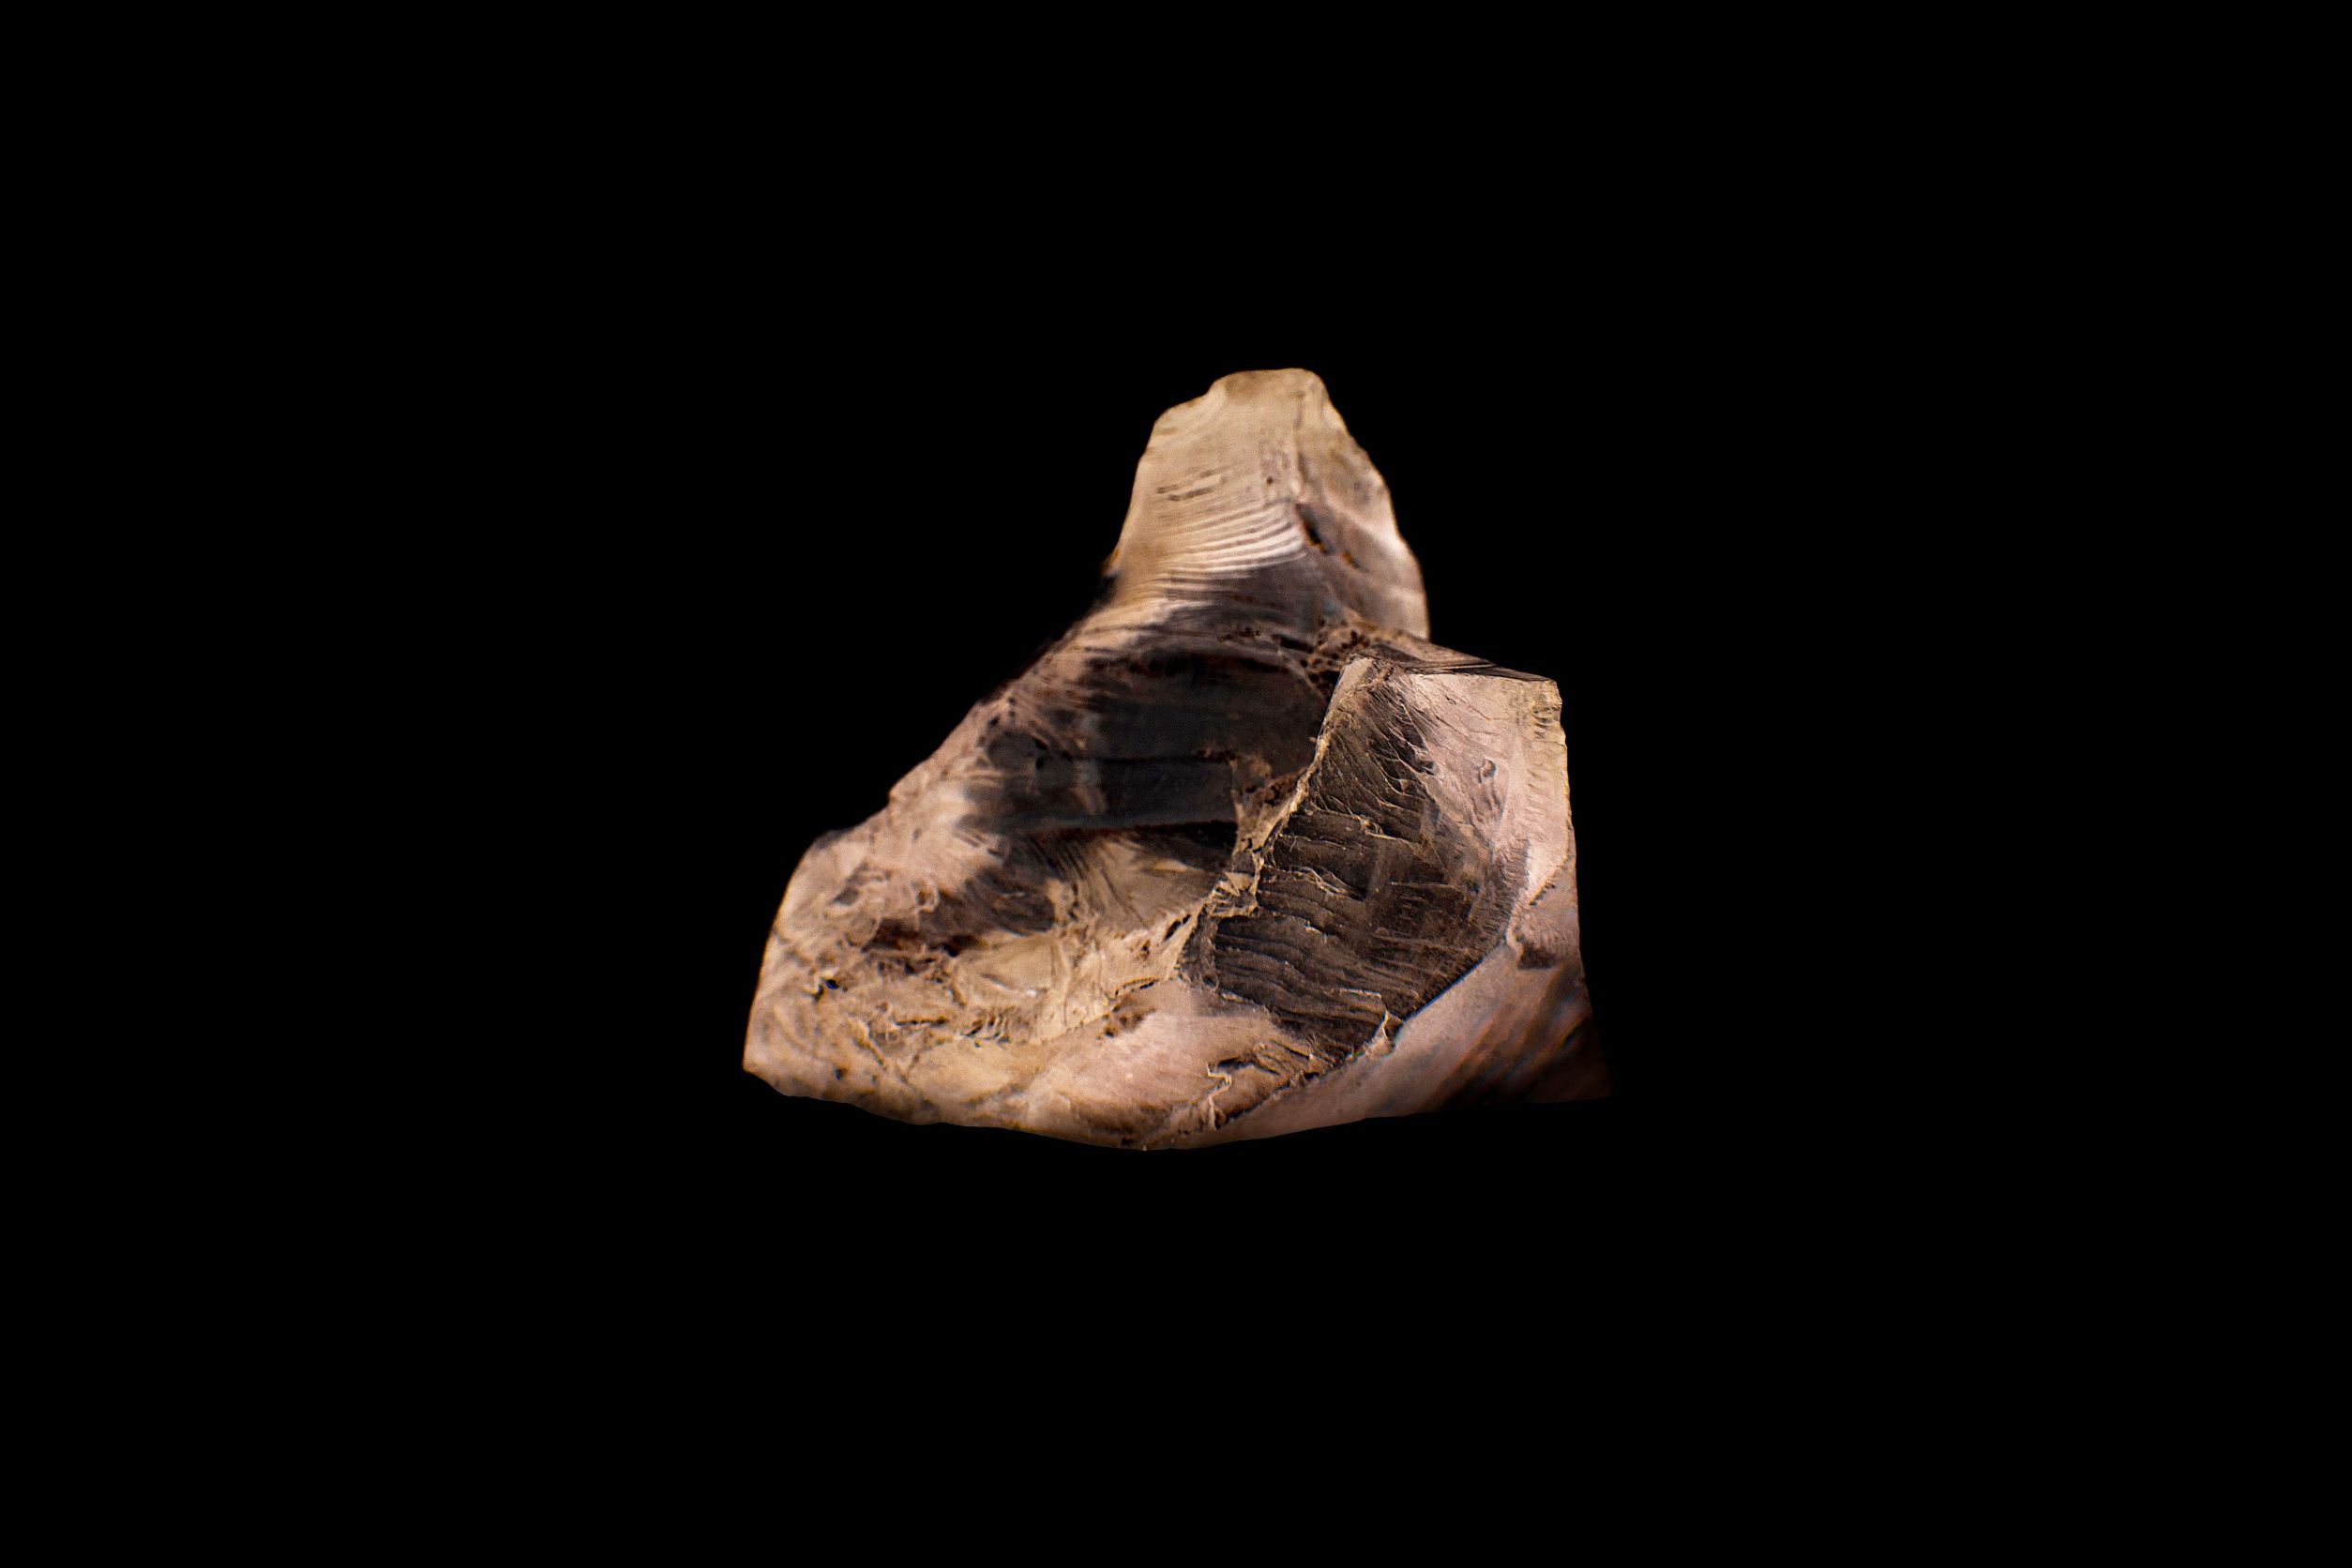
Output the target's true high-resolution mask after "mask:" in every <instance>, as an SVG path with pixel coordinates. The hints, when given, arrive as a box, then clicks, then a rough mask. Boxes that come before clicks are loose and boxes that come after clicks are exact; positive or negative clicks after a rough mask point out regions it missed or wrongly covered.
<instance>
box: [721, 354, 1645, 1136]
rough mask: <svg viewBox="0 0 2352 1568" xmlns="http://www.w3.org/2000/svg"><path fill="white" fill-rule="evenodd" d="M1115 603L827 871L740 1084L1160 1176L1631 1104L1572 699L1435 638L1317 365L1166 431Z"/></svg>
mask: <svg viewBox="0 0 2352 1568" xmlns="http://www.w3.org/2000/svg"><path fill="white" fill-rule="evenodd" d="M1104 570H1105V575H1106V578H1107V582H1106V591H1105V593H1104V594H1103V596H1102V597H1101V598H1100V600H1099V602H1098V603H1097V605H1096V607H1095V609H1094V610H1093V611H1091V612H1090V613H1088V614H1087V615H1086V616H1084V617H1083V618H1082V619H1080V620H1079V621H1078V624H1077V625H1076V626H1072V627H1071V628H1070V629H1069V630H1068V631H1067V632H1066V633H1064V634H1063V637H1062V638H1061V639H1060V641H1056V642H1055V643H1054V644H1053V645H1052V646H1050V647H1049V648H1048V649H1047V650H1046V651H1045V652H1044V653H1043V654H1042V655H1040V656H1038V658H1037V659H1036V661H1035V662H1034V663H1033V665H1032V666H1031V667H1030V668H1029V669H1028V671H1025V672H1024V673H1022V674H1021V675H1020V676H1019V677H1018V679H1016V680H1014V681H1013V682H1012V683H1011V684H1010V685H1008V686H1004V687H1003V689H1001V690H999V691H998V692H996V693H995V694H994V695H992V696H990V697H988V699H987V700H985V701H982V702H981V703H980V704H979V705H978V706H977V707H975V708H973V709H972V712H971V713H970V714H969V715H967V716H966V717H965V718H964V720H963V722H962V723H961V724H960V725H958V726H957V729H956V730H955V731H954V732H953V733H952V734H950V735H949V736H948V737H947V739H946V741H945V742H944V744H942V746H940V748H939V749H938V750H937V751H936V752H934V753H933V754H932V755H931V757H930V759H929V760H928V761H925V762H924V763H923V764H922V765H921V766H919V767H917V768H916V769H915V770H914V771H913V772H912V773H910V774H909V775H907V776H906V777H905V778H903V779H901V780H900V781H899V783H898V784H897V787H896V788H894V789H893V790H892V791H891V792H890V801H889V804H888V806H887V807H884V808H883V810H882V812H881V813H880V814H879V815H877V816H875V817H873V818H871V819H870V820H868V821H867V822H864V823H862V824H861V825H859V826H857V827H855V828H852V829H850V830H849V831H847V832H841V833H832V834H828V835H826V836H825V837H822V838H820V839H818V840H817V842H816V843H815V844H814V845H812V846H811V847H810V848H809V850H808V852H807V854H806V855H805V856H804V857H803V858H802V860H801V863H800V865H799V867H798V868H797V869H796V870H795V871H794V872H793V875H792V883H791V886H790V887H789V889H788V890H787V891H786V893H785V896H784V907H783V910H782V912H780V913H779V914H778V916H777V918H776V926H775V928H774V930H773V931H772V932H771V933H770V936H769V941H768V948H767V957H766V959H765V961H764V964H763V966H762V968H761V976H760V988H759V995H758V1000H757V1002H756V1003H755V1004H754V1006H753V1011H752V1017H751V1028H750V1033H749V1038H748V1041H747V1044H746V1051H745V1057H744V1062H745V1065H746V1067H747V1068H749V1069H750V1070H751V1071H752V1072H755V1073H758V1074H759V1075H760V1076H761V1077H762V1078H766V1079H767V1080H768V1081H769V1082H770V1083H772V1084H774V1085H775V1086H776V1088H777V1089H779V1090H782V1091H783V1092H784V1093H788V1094H807V1095H815V1096H819V1097H822V1098H824V1099H830V1100H841V1101H846V1102H849V1103H850V1104H852V1105H857V1106H862V1107H864V1108H866V1109H867V1110H870V1111H875V1112H878V1113H880V1114H882V1115H884V1116H890V1117H896V1118H898V1119H900V1120H903V1121H909V1122H955V1123H967V1124H972V1125H980V1126H996V1127H1014V1128H1021V1129H1025V1130H1027V1131H1031V1132H1039V1133H1047V1134H1050V1135H1052V1136H1054V1137H1057V1138H1075V1139H1080V1140H1083V1141H1086V1142H1090V1143H1104V1144H1116V1145H1123V1146H1128V1147H1137V1148H1162V1147H1169V1146H1178V1145H1192V1144H1202V1143H1212V1142H1217V1141H1221V1140H1224V1139H1228V1138H1257V1137H1264V1136H1267V1135H1270V1134H1276V1133H1287V1132H1294V1131H1297V1130H1300V1129H1302V1128H1306V1127H1317V1126H1324V1125H1329V1124H1332V1123H1342V1122H1351V1121H1355V1120H1358V1119H1361V1118H1364V1117H1369V1116H1400V1115H1406V1114H1410V1113H1412V1112H1415V1111H1422V1110H1434V1109H1439V1108H1444V1107H1449V1106H1454V1105H1459V1104H1469V1103H1474V1102H1478V1101H1482V1100H1492V1099H1538V1100H1564V1099H1579V1098H1586V1097H1590V1096H1593V1095H1598V1094H1603V1093H1606V1092H1607V1077H1606V1069H1605V1067H1604V1066H1603V1063H1602V1061H1601V1057H1600V1053H1599V1049H1598V1047H1597V1044H1596V1043H1595V1042H1594V1041H1593V1039H1592V1037H1591V1027H1590V1019H1591V1006H1590V1004H1589V1003H1588V1001H1587V998H1586V994H1585V986H1584V966H1583V962H1582V959H1581V957H1580V956H1579V953H1578V945H1577V918H1576V840H1575V837H1574V836H1573V834H1572V833H1571V831H1570V827H1569V820H1568V756H1567V746H1566V741H1565V739H1564V737H1563V735H1562V732H1561V730H1560V693H1559V691H1558V689H1557V688H1556V687H1555V686H1553V684H1552V683H1551V682H1550V681H1548V680H1545V679H1542V678H1540V677H1538V676H1533V675H1527V674H1521V673H1519V672H1518V671H1512V670H1503V669H1500V668H1498V667H1496V666H1494V665H1491V664H1487V663H1484V662H1482V661H1480V660H1478V659H1475V658H1471V657H1469V656H1465V655H1462V654H1456V653H1452V652H1449V651H1448V650H1446V649H1444V648H1440V647H1438V646H1436V645H1434V644H1432V643H1430V642H1429V641H1426V634H1427V632H1428V629H1429V620H1428V609H1427V606H1426V603H1425V600H1424V598H1423V596H1422V585H1421V569H1420V566H1419V565H1418V564H1417V563H1416V562H1415V561H1414V559H1413V556H1412V552H1411V551H1410V550H1408V549H1407V548H1406V547H1405V542H1404V540H1403V538H1402V537H1401V536H1400V535H1398V533H1397V531H1396V522H1395V518H1394V516H1393V515H1392V514H1391V511H1390V506H1389V498H1388V487H1387V486H1386V484H1384V483H1383V482H1382V480H1381V478H1380V475H1379V474H1378V473H1377V472H1376V471H1375V470H1374V469H1373V467H1372V464H1371V462H1370V460H1368V459H1366V458H1365V456H1364V452H1363V450H1362V449H1361V448H1360V447H1358V446H1357V445H1356V444H1355V442H1354V441H1353V440H1352V439H1351V438H1350V437H1349V434H1348V430H1347V427H1346V426H1345V425H1344V424H1342V423H1341V422H1340V418H1339V415H1338V414H1337V413H1336V412H1335V411H1334V409H1333V407H1332V405H1331V401H1330V400H1329V398H1328V397H1327V396H1326V395H1325V392H1324V388H1323V384H1322V383H1321V382H1320V381H1319V379H1317V378H1316V377H1315V376H1313V375H1311V374H1309V373H1307V372H1306V371H1304V370H1267V371H1257V372H1250V373H1246V374H1241V375H1231V376H1227V377H1226V378H1224V379H1223V380H1221V381H1219V382H1218V383H1216V384H1215V385H1214V386H1212V387H1210V388H1209V390H1208V393H1207V394H1206V395H1205V396H1203V397H1200V398H1198V399H1196V400H1193V401H1191V402H1189V403H1185V404H1183V405H1182V406H1180V407H1177V408H1173V409H1170V410H1168V412H1167V413H1166V414H1164V415H1161V416H1160V418H1159V420H1158V422H1157V424H1155V425H1154V426H1153V431H1152V439H1151V443H1150V445H1149V446H1148V447H1147V448H1146V449H1145V451H1144V454H1143V460H1142V461H1141V462H1140V463H1139V464H1138V467H1137V470H1136V479H1135V492H1134V497H1133V499H1132V501H1131V502H1130V504H1129V506H1128V510H1127V517H1126V523H1125V526H1124V528H1123V531H1122V532H1121V534H1120V536H1119V542H1118V549H1117V550H1116V551H1115V552H1114V553H1113V554H1112V556H1111V558H1110V560H1109V561H1108V564H1107V565H1106V566H1105V568H1104Z"/></svg>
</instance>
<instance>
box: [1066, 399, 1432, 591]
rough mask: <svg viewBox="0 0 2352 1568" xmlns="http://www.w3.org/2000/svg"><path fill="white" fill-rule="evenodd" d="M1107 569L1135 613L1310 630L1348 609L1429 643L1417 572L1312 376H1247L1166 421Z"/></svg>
mask: <svg viewBox="0 0 2352 1568" xmlns="http://www.w3.org/2000/svg"><path fill="white" fill-rule="evenodd" d="M1107 570H1108V572H1109V573H1110V574H1111V575H1112V576H1113V577H1115V578H1116V579H1117V580H1118V586H1117V597H1118V598H1119V599H1120V600H1121V601H1124V602H1126V603H1128V604H1130V605H1135V604H1139V603H1146V602H1149V601H1155V600H1156V601H1168V602H1170V603H1184V602H1200V601H1206V600H1214V599H1231V598H1233V597H1234V596H1235V591H1236V589H1237V588H1238V587H1242V586H1244V580H1248V581H1247V582H1246V586H1247V588H1248V590H1249V593H1248V596H1249V597H1252V598H1255V599H1258V600H1259V602H1265V603H1272V604H1274V605H1276V606H1277V607H1278V608H1280V609H1283V610H1287V611H1290V612H1291V613H1293V614H1294V615H1295V616H1296V617H1298V618H1300V619H1302V620H1306V621H1313V620H1315V619H1318V618H1319V617H1320V616H1323V615H1325V614H1327V613H1328V612H1329V611H1332V610H1335V609H1337V608H1340V607H1344V608H1345V609H1347V610H1349V611H1354V612H1355V613H1357V614H1359V615H1361V616H1363V617H1364V619H1366V620H1368V621H1370V622H1372V623H1373V624H1374V625H1376V626H1385V627H1389V628H1391V629H1394V630H1397V631H1405V632H1410V633H1412V634H1413V635H1415V636H1426V635H1427V634H1428V630H1429V611H1428V604H1427V601H1426V600H1425V598H1424V596H1423V594H1422V585H1421V566H1420V563H1418V562H1417V561H1415V560H1414V559H1413V554H1412V551H1411V550H1409V549H1408V548H1406V545H1405V541H1404V539H1403V537H1402V535H1399V534H1398V533H1397V531H1396V518H1395V512H1394V511H1393V510H1392V509H1391V507H1390V505H1389V496H1388V484H1387V482H1386V481H1385V480H1383V479H1382V478H1381V477H1380V470H1378V469H1376V468H1374V467H1373V466H1372V460H1371V459H1370V458H1369V457H1367V456H1366V455H1365V454H1364V448H1363V447H1361V446H1359V445H1356V442H1355V438H1354V437H1352V436H1350V435H1349V433H1348V427H1347V424H1346V422H1345V421H1343V420H1342V419H1341V418H1340V416H1339V411H1338V410H1337V409H1335V408H1334V407H1333V406H1332V401H1331V396H1330V393H1329V392H1328V391H1327V390H1326V388H1325V387H1324V385H1323V382H1322V378H1321V377H1319V376H1318V375H1316V374H1315V373H1314V372H1313V371H1311V370H1302V369H1283V370H1244V371H1241V372H1238V373H1236V374H1233V375H1229V376H1223V377H1220V378H1219V379H1218V380H1217V381H1216V382H1215V383H1214V384H1212V385H1211V386H1210V388H1209V390H1208V391H1207V392H1206V393H1204V394H1202V395H1201V396H1200V397H1198V398H1195V399H1194V400H1192V401H1190V402H1187V403H1180V404H1178V405H1177V406H1176V407H1174V408H1171V409H1169V410H1168V411H1167V412H1166V413H1165V414H1162V415H1160V416H1159V418H1158V419H1157V420H1156V421H1155V422H1154V423H1153V427H1152V439H1151V442H1150V444H1149V445H1147V446H1146V447H1145V448H1144V452H1143V458H1142V460H1141V461H1140V462H1138V464H1137V465H1136V476H1135V489H1134V491H1133V494H1132V495H1131V497H1130V499H1129V501H1128V505H1127V517H1126V521H1125V524H1124V526H1123V528H1122V529H1121V531H1120V535H1119V546H1118V549H1117V550H1115V551H1114V552H1113V553H1112V556H1111V559H1110V562H1109V564H1108V567H1107Z"/></svg>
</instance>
